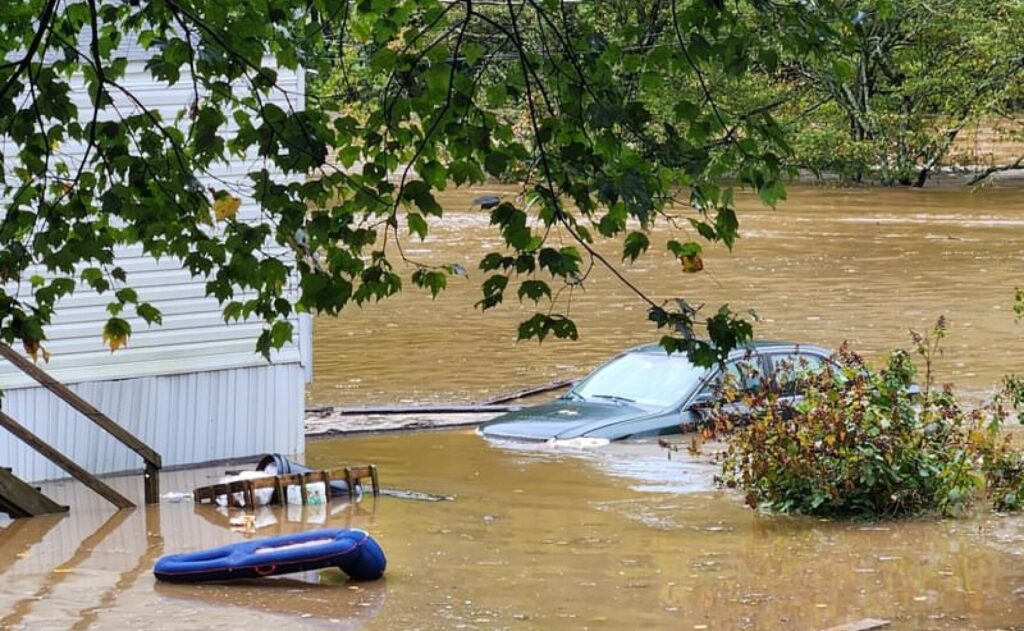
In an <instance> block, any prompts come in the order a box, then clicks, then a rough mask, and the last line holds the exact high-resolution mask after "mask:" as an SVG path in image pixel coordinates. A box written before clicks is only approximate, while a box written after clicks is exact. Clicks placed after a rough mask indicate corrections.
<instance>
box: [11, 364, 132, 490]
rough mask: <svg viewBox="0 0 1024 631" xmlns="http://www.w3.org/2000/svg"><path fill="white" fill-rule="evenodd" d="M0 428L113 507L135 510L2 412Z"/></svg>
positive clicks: (102, 483)
mask: <svg viewBox="0 0 1024 631" xmlns="http://www.w3.org/2000/svg"><path fill="white" fill-rule="evenodd" d="M2 346H3V345H2V344H0V347H2ZM0 427H3V428H4V429H6V430H7V431H9V432H10V433H12V434H14V435H15V436H17V437H18V438H19V439H20V440H21V441H22V442H23V443H25V444H26V445H28V446H29V447H31V448H32V449H35V450H36V451H38V452H39V453H40V454H42V455H43V456H44V457H46V458H48V459H49V460H50V461H51V462H52V463H53V464H55V465H57V466H58V467H60V468H61V469H63V470H64V471H66V472H67V473H68V474H69V475H70V476H71V477H73V478H75V479H76V480H78V481H79V482H81V483H82V484H84V485H86V486H87V487H89V488H90V489H92V490H93V491H95V492H96V493H98V494H99V495H101V496H102V497H103V498H104V499H106V500H107V501H108V502H110V503H111V504H113V505H114V506H117V507H118V508H135V504H133V503H132V501H131V500H129V499H128V498H127V497H125V496H123V495H121V494H120V493H118V492H117V491H115V490H114V489H112V488H110V487H109V486H107V484H106V483H104V482H103V481H102V480H100V479H99V478H97V477H96V476H94V475H93V474H91V473H89V472H88V471H86V470H85V469H83V468H82V467H80V466H78V465H77V464H75V462H74V461H72V460H71V459H70V458H68V457H67V456H65V455H64V454H62V453H61V452H59V451H57V450H56V449H54V448H53V447H51V446H50V445H48V444H47V443H46V442H44V441H43V440H42V439H41V438H39V437H38V436H36V435H35V434H33V433H32V432H30V431H29V430H28V428H26V427H25V426H23V425H22V424H21V423H19V422H18V421H16V420H14V419H13V418H11V417H10V416H8V415H7V414H6V413H4V412H2V411H0Z"/></svg>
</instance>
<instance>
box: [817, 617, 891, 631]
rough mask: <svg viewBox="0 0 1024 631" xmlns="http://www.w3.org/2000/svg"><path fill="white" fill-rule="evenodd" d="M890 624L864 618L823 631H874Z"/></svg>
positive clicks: (886, 621)
mask: <svg viewBox="0 0 1024 631" xmlns="http://www.w3.org/2000/svg"><path fill="white" fill-rule="evenodd" d="M890 624H892V623H891V622H889V621H888V620H876V619H874V618H864V619H863V620H858V621H857V622H847V623H846V624H841V625H839V626H838V627H829V628H828V629H825V630H824V631H874V630H875V629H882V628H884V627H887V626H889V625H890Z"/></svg>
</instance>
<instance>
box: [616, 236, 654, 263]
mask: <svg viewBox="0 0 1024 631" xmlns="http://www.w3.org/2000/svg"><path fill="white" fill-rule="evenodd" d="M650 245H651V242H650V240H649V239H648V238H647V235H646V234H644V233H642V232H631V233H629V234H628V235H627V236H626V240H625V242H624V243H623V246H622V259H623V260H626V259H629V260H630V261H635V260H637V258H639V256H640V255H641V254H643V253H644V252H646V251H647V248H649V247H650Z"/></svg>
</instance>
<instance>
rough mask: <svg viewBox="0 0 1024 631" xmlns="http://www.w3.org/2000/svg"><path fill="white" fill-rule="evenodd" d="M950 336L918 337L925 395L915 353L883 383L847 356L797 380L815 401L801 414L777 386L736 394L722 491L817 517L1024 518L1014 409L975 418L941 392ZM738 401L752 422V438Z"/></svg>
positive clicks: (893, 360)
mask: <svg viewBox="0 0 1024 631" xmlns="http://www.w3.org/2000/svg"><path fill="white" fill-rule="evenodd" d="M944 332H945V324H944V322H943V321H941V320H940V322H939V325H938V326H937V327H936V328H935V329H933V331H932V332H931V334H930V335H928V336H915V342H916V344H917V350H918V353H919V354H920V355H921V356H922V357H923V358H924V359H925V368H926V371H925V372H926V374H925V378H926V379H925V385H924V387H923V388H922V389H921V391H920V392H918V390H917V388H916V387H915V386H914V385H913V383H914V379H915V377H916V376H917V366H916V365H915V363H914V361H913V358H912V357H911V355H910V354H908V353H907V352H906V351H894V352H893V353H892V354H891V355H890V356H889V358H888V362H887V365H886V367H885V368H884V369H883V370H880V371H873V370H871V369H870V368H869V367H868V366H867V365H866V364H865V362H864V361H863V360H862V359H861V358H860V357H859V356H858V355H856V354H855V353H852V352H850V351H849V350H848V349H846V348H843V349H842V350H840V352H839V353H838V354H837V355H836V356H835V357H834V361H835V366H834V368H833V369H831V370H824V371H821V372H819V373H817V374H808V373H806V372H803V373H801V372H798V373H797V374H798V375H800V381H801V387H803V388H804V389H805V393H806V396H805V397H804V399H803V400H802V401H800V402H798V403H796V404H794V405H787V404H786V403H785V401H784V399H783V397H782V396H781V392H780V390H779V388H778V387H773V384H770V383H767V382H765V383H764V384H763V385H764V386H765V387H763V388H761V389H760V390H759V391H757V392H753V393H751V392H747V393H742V394H740V393H737V392H735V391H727V392H726V393H725V400H726V401H731V402H732V405H731V406H729V405H728V404H726V405H724V406H723V407H722V408H720V409H719V410H718V411H716V412H714V413H713V414H712V419H713V421H712V422H713V424H714V425H713V429H714V431H716V432H723V430H726V431H727V433H728V436H727V442H728V448H727V450H726V451H725V452H724V453H723V454H722V456H721V464H722V472H721V475H720V476H719V478H718V480H719V482H720V483H721V484H723V485H725V486H727V487H729V488H737V489H739V490H741V491H743V492H744V493H745V496H746V502H747V504H748V505H750V506H751V507H757V508H762V509H768V510H774V511H780V512H796V513H804V514H808V515H822V516H844V517H870V518H879V517H896V516H904V515H911V514H917V513H922V512H937V513H942V514H950V513H957V512H962V511H963V510H965V509H967V508H969V507H970V506H971V505H972V504H973V503H974V502H975V501H976V500H978V499H979V498H982V497H985V496H987V497H989V498H990V499H991V500H992V503H993V506H994V507H995V508H997V509H1000V510H1004V509H1005V510H1009V509H1018V508H1020V507H1021V506H1022V505H1024V481H1022V478H1024V476H1022V469H1024V463H1022V458H1021V455H1020V454H1019V453H1018V452H1016V451H1014V450H1013V449H1011V448H1010V445H1009V443H1008V441H1007V439H1005V438H1003V437H1002V434H1001V431H1000V428H1001V426H1002V423H1003V420H1004V419H1005V418H1006V414H1005V410H1004V408H1003V405H1002V402H1001V401H1000V400H997V401H996V402H995V403H994V404H993V405H991V406H988V407H986V408H984V409H975V410H967V409H965V408H964V407H962V406H961V405H960V404H959V403H958V401H957V400H956V397H955V396H954V395H953V393H952V392H951V391H950V390H949V389H948V388H947V389H941V390H935V389H934V388H933V387H932V383H931V379H932V378H931V359H932V357H933V356H934V355H935V353H936V352H937V351H938V340H939V339H941V337H942V336H943V335H944ZM725 387H726V389H727V390H728V389H729V386H728V384H726V386H725ZM737 401H740V402H742V404H743V405H744V406H745V408H747V409H748V410H749V416H748V418H746V419H745V422H744V423H743V424H742V426H740V427H734V425H733V423H734V419H735V415H734V410H735V403H736V402H737ZM726 408H728V409H730V410H731V411H733V415H732V416H727V415H726V414H724V413H722V410H724V409H726ZM745 416H746V415H745Z"/></svg>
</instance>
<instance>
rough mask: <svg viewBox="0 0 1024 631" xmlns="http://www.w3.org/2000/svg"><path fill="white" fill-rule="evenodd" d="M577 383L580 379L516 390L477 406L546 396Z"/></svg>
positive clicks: (558, 381) (560, 380)
mask: <svg viewBox="0 0 1024 631" xmlns="http://www.w3.org/2000/svg"><path fill="white" fill-rule="evenodd" d="M577 381H579V379H557V380H555V381H549V382H547V383H542V384H540V385H539V386H531V387H529V388H522V389H520V390H516V391H515V392H508V393H506V394H500V395H498V396H496V397H491V398H490V399H484V400H483V401H478V402H477V405H478V406H497V405H500V404H503V403H510V402H512V401H515V400H517V399H522V398H523V397H528V396H532V395H534V394H544V393H545V392H551V391H553V390H561V389H562V388H567V387H569V386H571V385H573V384H575V383H576V382H577Z"/></svg>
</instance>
